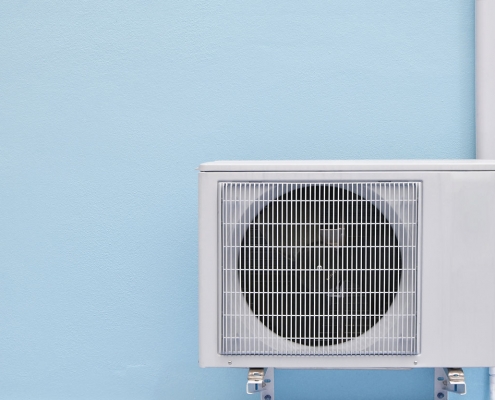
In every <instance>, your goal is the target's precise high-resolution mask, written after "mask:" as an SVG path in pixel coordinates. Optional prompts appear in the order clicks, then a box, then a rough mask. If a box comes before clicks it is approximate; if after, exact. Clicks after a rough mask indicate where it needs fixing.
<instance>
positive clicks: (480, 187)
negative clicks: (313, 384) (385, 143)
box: [199, 160, 495, 368]
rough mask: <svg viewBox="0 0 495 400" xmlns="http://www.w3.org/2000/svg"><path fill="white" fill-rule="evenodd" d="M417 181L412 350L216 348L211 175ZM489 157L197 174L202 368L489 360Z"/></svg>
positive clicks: (269, 166) (251, 165) (493, 255)
mask: <svg viewBox="0 0 495 400" xmlns="http://www.w3.org/2000/svg"><path fill="white" fill-rule="evenodd" d="M225 181H243V182H246V181H247V182H267V181H270V182H277V181H284V182H287V181H297V182H306V181H308V182H314V181H319V182H342V181H380V182H384V181H419V182H422V213H421V215H420V216H419V217H420V219H421V227H422V228H421V231H420V232H419V245H420V252H419V257H420V259H419V271H420V274H419V282H418V286H419V290H418V292H419V297H420V301H419V304H418V306H419V309H420V312H419V318H420V320H419V321H418V322H419V329H420V340H421V343H420V353H419V354H417V355H408V356H403V355H372V356H370V355H364V356H358V355H353V356H335V355H323V356H322V355H316V356H311V355H303V356H287V355H282V356H272V355H263V356H253V355H228V356H226V355H221V354H219V353H220V352H219V335H220V330H221V329H220V318H221V312H220V311H221V301H222V299H221V282H222V281H221V277H220V272H219V271H220V270H221V257H220V254H219V253H220V252H219V224H220V218H219V190H218V188H219V183H220V182H225ZM494 198H495V162H492V161H478V160H462V161H293V162H291V161H273V162H267V161H259V162H242V161H232V162H216V163H207V164H202V165H201V166H200V173H199V291H200V293H199V319H200V324H199V325H200V335H199V338H200V339H199V340H200V365H201V366H202V367H229V366H230V367H253V366H256V367H276V368H414V367H442V366H446V365H454V366H458V365H461V366H463V367H482V366H490V365H493V364H495V345H494V344H493V340H491V339H492V338H493V337H494V335H495V291H494V290H493V288H494V286H495V268H494V264H495V246H494V243H495V207H494V202H493V199H494Z"/></svg>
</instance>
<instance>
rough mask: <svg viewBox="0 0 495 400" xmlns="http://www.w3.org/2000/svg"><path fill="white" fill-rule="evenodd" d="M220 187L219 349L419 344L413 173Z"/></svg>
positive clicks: (283, 350) (413, 347) (408, 349)
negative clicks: (391, 178) (383, 179)
mask: <svg viewBox="0 0 495 400" xmlns="http://www.w3.org/2000/svg"><path fill="white" fill-rule="evenodd" d="M222 193H223V195H222V197H223V202H222V203H223V208H222V226H223V229H222V234H223V237H222V239H223V240H222V241H223V293H224V298H223V318H222V321H223V329H222V330H223V338H222V346H221V352H222V353H223V354H415V353H416V352H417V329H416V259H417V246H416V241H417V202H418V183H417V182H412V183H410V182H407V183H405V182H394V183H390V182H387V183H345V182H339V183H331V184H329V183H316V184H315V183H312V184H297V183H285V184H280V183H271V184H270V183H260V184H257V183H224V184H223V190H222ZM385 316H387V317H388V318H385ZM380 320H382V323H380V324H378V322H379V321H380Z"/></svg>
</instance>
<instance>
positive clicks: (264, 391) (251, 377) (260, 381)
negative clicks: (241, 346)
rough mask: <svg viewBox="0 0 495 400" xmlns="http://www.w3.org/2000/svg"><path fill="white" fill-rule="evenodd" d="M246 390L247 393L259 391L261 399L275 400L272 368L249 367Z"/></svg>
mask: <svg viewBox="0 0 495 400" xmlns="http://www.w3.org/2000/svg"><path fill="white" fill-rule="evenodd" d="M246 392H247V393H248V394H254V393H259V394H260V396H261V400H275V371H274V369H273V368H249V371H248V379H247V384H246Z"/></svg>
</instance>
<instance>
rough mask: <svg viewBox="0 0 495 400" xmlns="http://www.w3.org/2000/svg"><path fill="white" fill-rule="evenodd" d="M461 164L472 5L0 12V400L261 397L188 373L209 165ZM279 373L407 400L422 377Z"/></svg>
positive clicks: (309, 389) (470, 133)
mask: <svg viewBox="0 0 495 400" xmlns="http://www.w3.org/2000/svg"><path fill="white" fill-rule="evenodd" d="M474 156H475V136H474V0H416V1H407V2H404V1H397V0H375V1H368V0H352V1H350V0H333V1H312V2H305V1H304V2H303V1H297V2H296V1H279V0H276V1H271V2H263V1H257V0H255V1H249V2H248V1H241V2H236V1H214V2H210V1H176V0H169V1H148V2H138V1H127V0H126V1H96V0H86V1H79V2H65V1H43V2H36V1H28V0H26V1H11V0H6V1H2V2H1V3H0V399H50V400H55V399H64V400H66V399H104V400H106V399H119V400H122V399H146V400H147V399H172V398H174V399H229V400H232V399H244V398H246V399H247V398H254V397H249V396H247V395H245V394H244V385H245V379H246V370H235V369H231V370H229V369H217V370H213V369H207V370H204V369H200V368H199V367H198V365H197V352H198V345H197V342H198V333H197V331H198V329H197V286H198V282H197V183H196V182H197V173H196V171H195V167H196V166H197V165H198V164H200V163H201V162H204V161H213V160H217V159H377V158H386V159H390V158H473V157H474ZM433 306H434V305H433ZM439 312H441V310H439ZM467 379H468V390H469V393H468V395H467V396H465V397H464V399H466V400H468V399H485V398H487V396H488V393H487V388H488V380H487V371H486V370H485V369H469V370H467ZM276 382H277V394H278V398H279V399H284V400H289V399H310V398H311V399H350V400H353V399H367V400H372V399H398V398H401V399H403V400H409V399H410V400H413V399H418V400H419V399H429V398H432V389H433V372H432V370H430V369H418V370H414V371H282V370H281V371H277V372H276Z"/></svg>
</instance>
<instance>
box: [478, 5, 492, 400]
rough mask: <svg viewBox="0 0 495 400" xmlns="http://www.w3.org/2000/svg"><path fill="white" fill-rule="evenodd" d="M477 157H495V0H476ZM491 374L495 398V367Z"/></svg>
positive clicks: (490, 370) (490, 371) (490, 369)
mask: <svg viewBox="0 0 495 400" xmlns="http://www.w3.org/2000/svg"><path fill="white" fill-rule="evenodd" d="M476 158H480V159H492V160H493V159H495V0H476ZM494 340H495V338H494ZM489 377H490V399H491V400H495V367H491V368H489Z"/></svg>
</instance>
